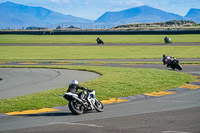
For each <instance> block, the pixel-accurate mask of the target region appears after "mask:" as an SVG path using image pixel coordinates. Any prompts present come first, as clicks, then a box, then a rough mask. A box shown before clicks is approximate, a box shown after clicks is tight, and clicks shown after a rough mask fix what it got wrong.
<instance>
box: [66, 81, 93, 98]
mask: <svg viewBox="0 0 200 133" xmlns="http://www.w3.org/2000/svg"><path fill="white" fill-rule="evenodd" d="M78 89H81V90H84V91H89V92H91V91H93V90H90V89H88V88H85V87H81V86H79V85H78V81H77V80H72V82H71V84H70V85H69V87H68V90H67V92H71V93H74V94H77V95H78V96H79V98H81V99H83V96H84V91H78Z"/></svg>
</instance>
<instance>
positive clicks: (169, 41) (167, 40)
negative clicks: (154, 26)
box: [164, 36, 171, 44]
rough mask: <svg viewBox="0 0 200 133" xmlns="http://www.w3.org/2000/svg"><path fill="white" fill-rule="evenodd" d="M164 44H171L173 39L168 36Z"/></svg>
mask: <svg viewBox="0 0 200 133" xmlns="http://www.w3.org/2000/svg"><path fill="white" fill-rule="evenodd" d="M164 42H165V43H166V44H167V43H171V38H168V37H167V36H166V37H165V38H164Z"/></svg>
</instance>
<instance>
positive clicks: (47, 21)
mask: <svg viewBox="0 0 200 133" xmlns="http://www.w3.org/2000/svg"><path fill="white" fill-rule="evenodd" d="M0 18H1V21H0V28H5V27H10V28H13V27H15V28H22V27H28V26H45V27H46V26H48V27H51V26H57V25H58V24H64V23H68V24H74V23H89V22H91V21H90V20H87V19H83V18H78V17H74V16H71V15H63V14H61V13H57V12H54V11H51V10H48V9H45V8H43V7H31V6H25V5H20V4H15V3H12V2H5V3H1V4H0Z"/></svg>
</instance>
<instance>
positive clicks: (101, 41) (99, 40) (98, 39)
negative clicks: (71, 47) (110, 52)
mask: <svg viewBox="0 0 200 133" xmlns="http://www.w3.org/2000/svg"><path fill="white" fill-rule="evenodd" d="M96 41H97V44H104V42H103V40H102V39H100V38H99V37H98V38H97V39H96Z"/></svg>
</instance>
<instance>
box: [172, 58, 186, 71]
mask: <svg viewBox="0 0 200 133" xmlns="http://www.w3.org/2000/svg"><path fill="white" fill-rule="evenodd" d="M169 67H171V68H172V69H173V70H175V69H178V70H182V69H183V67H182V66H181V65H180V64H179V61H178V60H177V59H174V60H173V61H172V62H171V63H170V64H169Z"/></svg>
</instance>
